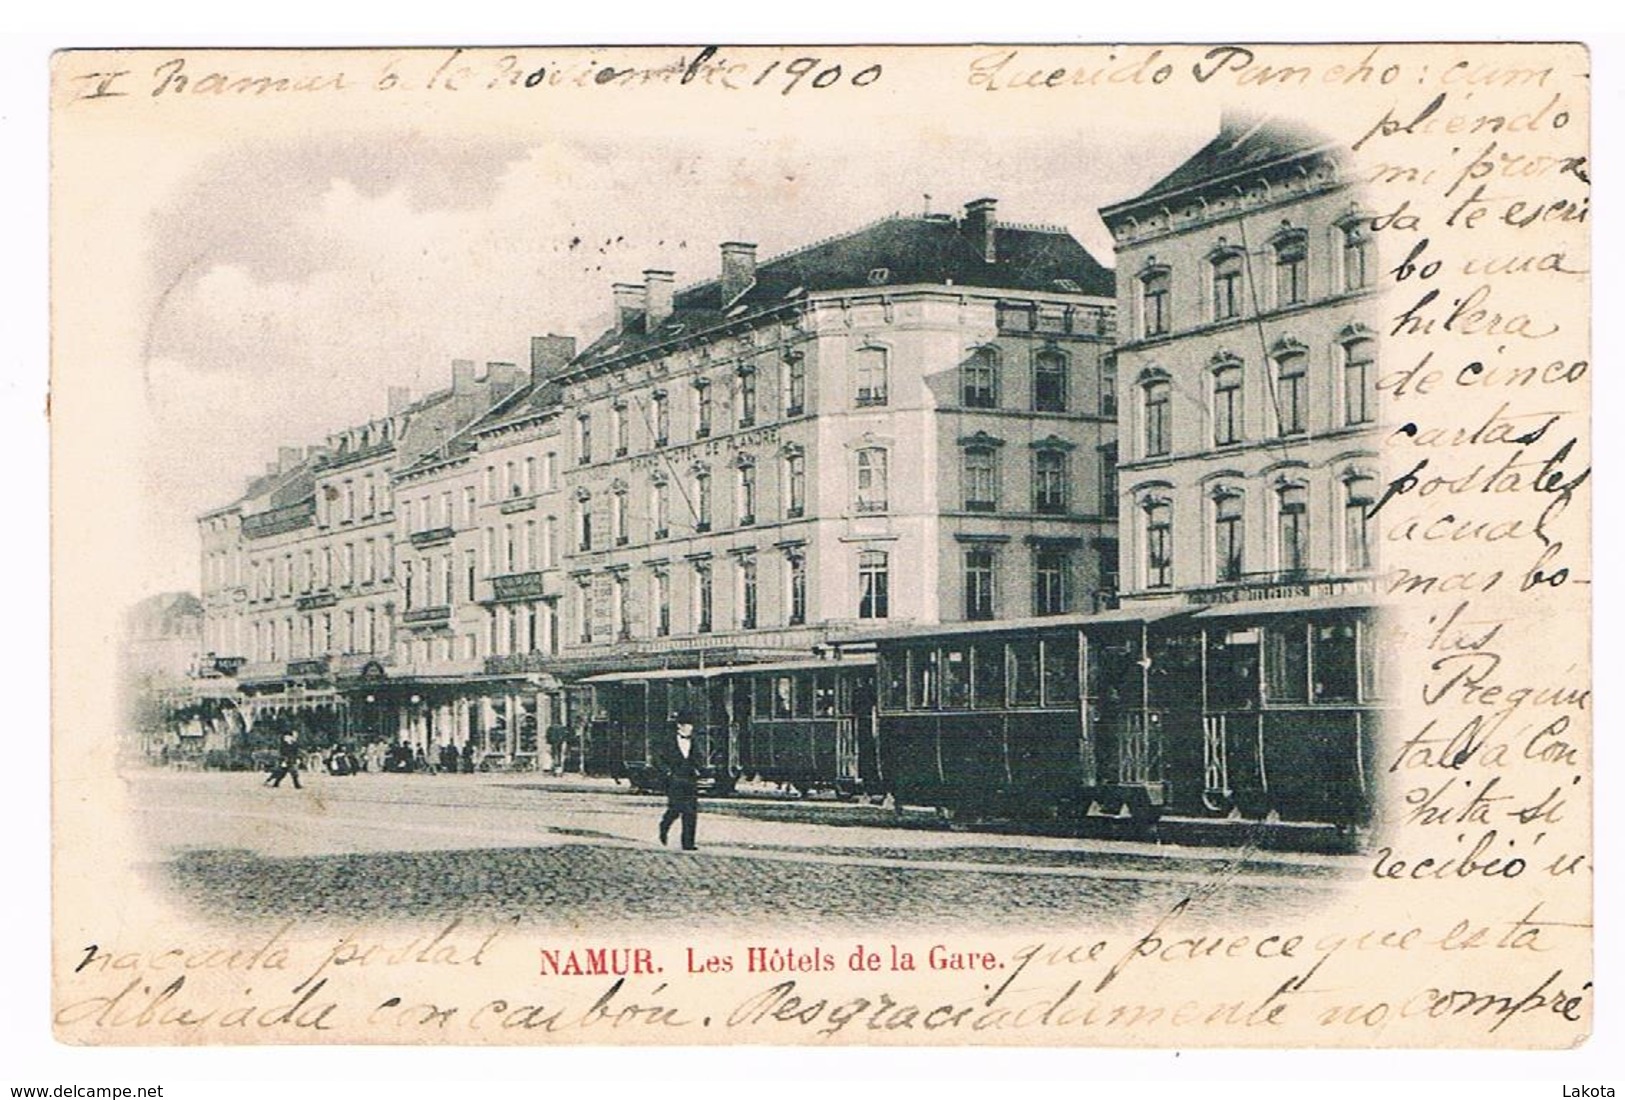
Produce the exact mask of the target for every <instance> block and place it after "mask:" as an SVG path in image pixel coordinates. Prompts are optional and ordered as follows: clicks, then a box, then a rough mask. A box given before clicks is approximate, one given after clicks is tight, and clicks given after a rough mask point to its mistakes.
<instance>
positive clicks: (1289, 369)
mask: <svg viewBox="0 0 1625 1100" xmlns="http://www.w3.org/2000/svg"><path fill="white" fill-rule="evenodd" d="M1308 369H1309V357H1308V356H1307V355H1305V354H1304V353H1303V352H1301V351H1292V352H1287V353H1286V354H1284V355H1282V356H1280V357H1279V358H1278V359H1276V360H1275V415H1276V419H1277V421H1278V423H1279V425H1280V429H1281V434H1282V435H1302V434H1303V432H1304V430H1305V425H1306V424H1307V423H1308V420H1309V409H1308V400H1309V393H1308V378H1307V374H1308Z"/></svg>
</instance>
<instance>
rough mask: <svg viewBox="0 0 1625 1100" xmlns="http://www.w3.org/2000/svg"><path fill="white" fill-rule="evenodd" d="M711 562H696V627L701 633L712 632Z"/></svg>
mask: <svg viewBox="0 0 1625 1100" xmlns="http://www.w3.org/2000/svg"><path fill="white" fill-rule="evenodd" d="M711 595H712V592H711V563H710V562H705V561H697V562H695V563H694V629H695V631H696V632H697V633H700V634H709V633H711V602H712V601H711Z"/></svg>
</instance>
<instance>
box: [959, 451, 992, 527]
mask: <svg viewBox="0 0 1625 1100" xmlns="http://www.w3.org/2000/svg"><path fill="white" fill-rule="evenodd" d="M998 461H999V457H998V452H997V451H995V450H994V449H993V448H992V447H966V448H965V511H967V512H994V511H997V510H998V507H999V467H998Z"/></svg>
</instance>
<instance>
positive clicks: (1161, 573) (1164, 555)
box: [1145, 500, 1174, 588]
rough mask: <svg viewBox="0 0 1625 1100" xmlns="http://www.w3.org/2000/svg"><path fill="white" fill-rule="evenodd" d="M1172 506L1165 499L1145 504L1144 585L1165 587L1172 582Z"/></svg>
mask: <svg viewBox="0 0 1625 1100" xmlns="http://www.w3.org/2000/svg"><path fill="white" fill-rule="evenodd" d="M1173 541H1174V508H1173V505H1172V504H1170V503H1169V502H1167V501H1162V500H1156V501H1151V502H1149V503H1147V504H1146V506H1145V586H1146V587H1147V588H1167V587H1169V586H1170V585H1172V584H1173V572H1174V558H1173Z"/></svg>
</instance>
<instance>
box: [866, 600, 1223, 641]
mask: <svg viewBox="0 0 1625 1100" xmlns="http://www.w3.org/2000/svg"><path fill="white" fill-rule="evenodd" d="M1195 610H1196V608H1195V607H1193V606H1191V605H1190V604H1178V605H1174V606H1167V607H1122V608H1117V609H1115V610H1112V611H1096V612H1093V613H1090V614H1077V615H1042V616H1038V617H1035V618H1028V619H991V620H984V621H981V622H973V623H936V624H933V625H929V626H925V625H922V626H899V627H893V628H891V629H890V630H877V631H875V632H873V633H871V634H858V635H851V636H847V637H843V638H842V639H841V642H842V643H843V644H846V643H854V642H876V643H883V642H893V641H909V640H913V639H917V638H943V637H949V636H958V635H962V634H1022V633H1026V632H1028V631H1033V630H1055V629H1065V628H1067V627H1073V628H1077V627H1088V626H1117V625H1127V624H1133V623H1154V622H1158V621H1160V620H1162V619H1171V618H1173V617H1174V616H1176V615H1188V614H1190V613H1191V612H1192V611H1195Z"/></svg>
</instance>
